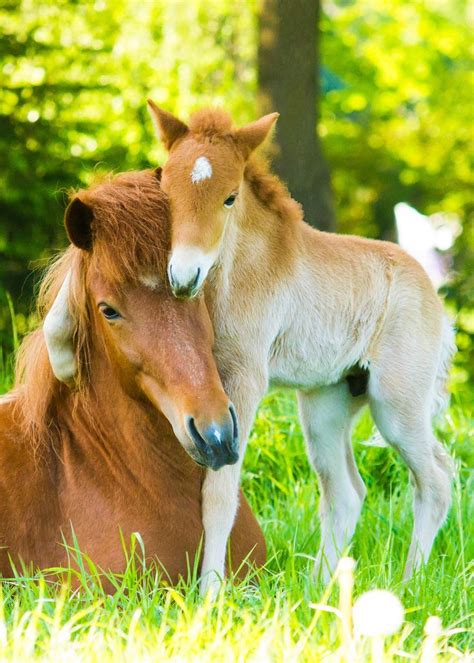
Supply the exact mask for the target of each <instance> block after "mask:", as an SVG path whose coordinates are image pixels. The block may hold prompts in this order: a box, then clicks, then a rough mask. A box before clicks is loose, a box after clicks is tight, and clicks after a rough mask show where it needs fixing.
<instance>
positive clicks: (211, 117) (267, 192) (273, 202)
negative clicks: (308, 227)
mask: <svg viewBox="0 0 474 663" xmlns="http://www.w3.org/2000/svg"><path fill="white" fill-rule="evenodd" d="M189 130H190V131H191V133H192V134H193V135H194V136H196V138H197V139H198V140H203V141H211V142H214V141H219V140H220V141H224V142H226V143H228V144H230V145H232V146H234V147H235V140H234V137H235V132H236V129H235V127H233V125H232V119H231V117H230V115H229V114H228V113H227V112H225V111H223V110H221V109H219V108H204V109H201V110H199V111H197V112H196V113H194V114H193V115H192V116H191V118H190V120H189ZM244 176H245V179H246V180H247V182H248V183H249V185H250V187H251V189H252V192H253V194H254V195H255V197H256V198H257V200H258V201H259V202H260V203H261V204H262V205H263V206H264V207H266V208H268V209H269V210H271V211H272V212H273V213H275V214H276V215H277V217H278V218H280V219H281V220H282V221H283V222H286V223H289V224H293V223H299V222H300V221H302V220H303V209H302V207H301V205H300V204H299V203H298V202H296V200H294V199H293V198H292V197H291V195H290V193H289V191H288V189H287V187H286V186H285V185H284V184H283V182H282V181H281V180H280V179H279V178H278V177H277V176H276V175H273V174H272V173H271V172H270V169H269V166H268V163H267V162H266V161H265V160H264V159H263V158H262V157H261V156H260V155H255V154H253V155H252V156H251V157H250V159H249V160H248V161H247V163H246V165H245V172H244Z"/></svg>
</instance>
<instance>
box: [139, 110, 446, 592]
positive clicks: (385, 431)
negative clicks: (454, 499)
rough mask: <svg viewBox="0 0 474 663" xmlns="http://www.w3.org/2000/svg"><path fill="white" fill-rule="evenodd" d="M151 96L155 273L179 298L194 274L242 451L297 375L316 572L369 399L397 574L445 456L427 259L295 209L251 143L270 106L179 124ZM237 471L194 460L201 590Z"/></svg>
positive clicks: (343, 516)
mask: <svg viewBox="0 0 474 663" xmlns="http://www.w3.org/2000/svg"><path fill="white" fill-rule="evenodd" d="M150 108H151V111H152V116H153V119H154V121H155V124H156V126H157V129H158V133H159V135H160V137H161V138H162V140H163V141H164V143H165V145H166V146H167V148H168V149H169V150H170V154H169V158H168V160H167V162H166V164H165V166H164V168H163V174H162V183H161V184H162V189H163V191H165V192H166V193H167V194H168V196H169V200H170V207H171V210H172V246H171V253H170V257H169V263H168V276H169V280H170V284H171V286H172V288H173V291H174V293H175V294H176V296H177V297H182V298H183V297H188V298H192V297H194V296H196V295H197V294H198V293H199V292H200V290H201V289H202V288H203V285H204V284H207V287H206V297H207V300H208V305H209V307H210V311H211V317H212V321H213V326H214V332H215V335H216V347H215V355H216V358H217V363H218V366H219V370H220V373H221V376H222V378H223V383H224V387H225V389H226V392H227V393H228V394H229V395H230V397H231V398H232V400H233V402H234V403H235V405H236V408H237V412H238V416H239V422H240V425H241V432H242V435H241V437H242V448H241V451H242V454H241V455H243V452H244V450H245V443H246V438H247V435H248V432H249V430H250V426H251V423H252V419H253V415H254V412H255V409H256V407H257V404H258V402H259V400H260V398H261V396H262V395H263V393H264V392H265V390H266V388H267V385H268V382H269V381H273V382H275V383H277V384H280V385H284V386H288V387H295V388H297V389H298V401H299V407H300V415H301V420H302V424H303V429H304V433H305V438H306V442H307V446H308V455H309V458H310V460H311V462H312V465H313V467H314V468H315V470H316V472H317V473H318V476H319V480H320V486H321V500H320V515H321V547H320V551H319V555H318V557H317V560H316V568H317V569H319V568H320V567H321V565H323V567H324V572H325V574H326V575H327V573H328V571H329V570H331V569H333V568H334V566H335V564H336V562H337V558H338V555H339V554H340V553H341V551H342V550H343V549H344V547H345V546H346V545H347V544H348V542H349V541H350V539H351V537H352V534H353V532H354V529H355V526H356V523H357V520H358V517H359V513H360V510H361V506H362V503H363V500H364V495H365V486H364V484H363V482H362V479H361V477H360V475H359V472H358V470H357V467H356V465H355V462H354V457H353V452H352V446H351V427H352V423H353V420H354V417H355V415H356V414H357V413H358V412H359V411H360V409H361V407H362V406H363V405H364V404H366V403H368V404H369V406H370V409H371V412H372V415H373V418H374V420H375V423H376V425H377V427H378V429H379V430H380V432H381V433H382V435H383V437H384V438H385V439H386V440H387V442H388V443H390V444H391V445H392V446H393V447H394V448H395V449H397V451H399V453H400V454H401V456H402V457H403V459H404V460H405V462H406V463H407V465H408V467H409V469H410V470H411V472H412V474H413V477H414V486H415V500H414V521H415V522H414V529H413V536H412V543H411V546H410V550H409V553H408V561H407V566H406V576H409V575H410V573H411V571H412V569H413V568H414V567H417V566H418V565H419V564H421V563H422V562H423V560H426V559H427V558H428V556H429V554H430V550H431V547H432V544H433V540H434V537H435V535H436V533H437V531H438V529H439V527H440V526H441V524H442V522H443V520H444V518H445V515H446V513H447V510H448V507H449V503H450V481H451V477H450V464H449V459H448V456H447V454H446V452H445V451H444V450H443V447H442V446H441V445H440V444H439V442H438V441H437V440H436V438H435V436H434V434H433V428H432V416H433V414H434V413H435V412H436V411H437V410H439V405H440V404H442V403H443V401H444V400H445V398H444V396H445V382H446V375H447V368H448V364H449V359H450V356H451V354H452V351H453V345H454V344H453V332H452V329H451V326H450V323H449V321H448V320H447V319H446V316H445V315H444V312H443V307H442V305H441V302H440V300H439V299H438V297H437V296H436V292H435V291H434V289H433V286H432V285H431V283H430V281H429V279H428V277H427V275H426V273H425V272H424V271H423V269H422V267H421V266H420V265H419V264H418V263H417V262H416V261H415V260H414V259H412V258H411V257H410V256H408V255H407V254H406V253H404V252H403V251H402V250H401V249H400V248H399V247H397V246H396V245H395V244H392V243H388V242H378V241H374V240H368V239H363V238H361V237H347V236H346V237H344V236H340V235H339V236H338V235H331V234H327V233H322V232H318V231H316V230H314V229H312V228H311V227H310V226H308V225H307V224H305V223H303V219H302V213H301V209H300V206H299V205H298V204H297V203H296V202H295V201H293V200H292V199H291V198H290V196H289V195H288V192H287V191H286V189H285V187H284V186H283V185H282V184H281V182H279V181H278V179H277V178H275V177H274V176H272V175H270V174H269V173H268V171H267V169H266V167H265V166H263V165H261V164H259V162H258V161H257V160H256V158H255V156H254V155H253V151H254V150H255V148H256V147H258V145H259V144H260V143H262V142H263V140H264V139H265V137H266V136H267V134H268V132H269V131H270V129H271V127H272V126H273V124H274V122H275V120H276V118H277V114H276V113H274V114H272V115H267V116H265V117H263V118H261V119H260V120H257V121H256V122H253V123H251V124H250V125H247V126H245V127H243V128H241V129H236V128H234V127H233V126H232V122H231V119H230V117H229V116H228V115H227V114H226V113H224V112H222V111H212V110H203V111H200V112H198V113H196V114H195V115H194V116H193V117H192V118H191V120H190V123H189V126H187V125H186V124H184V123H183V122H181V121H180V120H179V119H177V118H175V117H174V116H173V115H171V114H170V113H167V112H166V111H163V110H161V109H159V108H157V107H156V106H155V105H154V104H153V103H150ZM206 277H207V279H206ZM238 483H239V464H237V465H234V466H232V467H230V466H227V467H223V468H222V469H221V470H220V471H219V472H215V473H214V472H209V473H208V474H207V476H206V480H205V482H204V485H203V520H204V528H205V539H206V544H205V552H204V562H203V569H202V571H203V578H204V582H203V591H205V589H206V585H207V583H208V582H211V583H212V577H213V576H214V573H213V572H214V571H215V572H216V573H217V576H218V577H221V576H222V574H223V571H224V551H225V546H226V537H227V535H228V533H229V532H230V528H231V525H232V522H233V519H234V517H235V514H236V512H237V494H238V492H237V491H238ZM206 578H207V579H206ZM210 578H211V580H209V579H210ZM214 584H215V583H214Z"/></svg>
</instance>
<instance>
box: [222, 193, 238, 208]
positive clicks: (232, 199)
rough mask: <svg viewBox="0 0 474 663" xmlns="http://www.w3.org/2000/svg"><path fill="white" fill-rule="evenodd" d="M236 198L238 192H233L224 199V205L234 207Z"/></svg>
mask: <svg viewBox="0 0 474 663" xmlns="http://www.w3.org/2000/svg"><path fill="white" fill-rule="evenodd" d="M236 198H237V194H236V193H231V195H230V196H229V197H228V198H226V199H225V200H224V207H227V209H229V207H232V205H233V204H234V203H235V199H236Z"/></svg>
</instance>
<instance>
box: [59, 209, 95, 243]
mask: <svg viewBox="0 0 474 663" xmlns="http://www.w3.org/2000/svg"><path fill="white" fill-rule="evenodd" d="M93 218H94V214H93V212H92V209H91V208H90V207H89V206H88V205H86V203H84V202H83V201H82V200H81V199H80V198H79V197H78V196H76V197H75V198H74V200H72V201H71V202H70V203H69V206H68V208H67V209H66V214H65V216H64V225H65V226H66V230H67V234H68V237H69V239H70V240H71V242H72V243H73V244H74V245H75V246H77V247H78V248H79V249H83V250H84V251H90V250H91V249H92V219H93Z"/></svg>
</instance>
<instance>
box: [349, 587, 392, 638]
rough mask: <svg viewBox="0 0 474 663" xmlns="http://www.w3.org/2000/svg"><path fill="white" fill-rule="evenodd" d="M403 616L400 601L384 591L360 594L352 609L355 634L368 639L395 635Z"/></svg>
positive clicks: (377, 590) (375, 590) (374, 590)
mask: <svg viewBox="0 0 474 663" xmlns="http://www.w3.org/2000/svg"><path fill="white" fill-rule="evenodd" d="M403 614H404V610H403V606H402V604H401V603H400V600H399V599H398V598H397V597H396V596H395V594H392V592H388V591H386V590H384V589H373V590H372V591H370V592H366V593H365V594H362V596H360V597H359V598H358V599H357V601H356V602H355V603H354V607H353V609H352V618H353V621H354V629H355V631H356V633H360V634H361V635H366V636H369V637H376V636H381V635H392V634H393V633H396V632H397V631H398V630H399V628H400V626H401V625H402V622H403Z"/></svg>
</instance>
